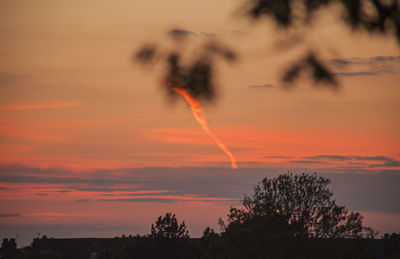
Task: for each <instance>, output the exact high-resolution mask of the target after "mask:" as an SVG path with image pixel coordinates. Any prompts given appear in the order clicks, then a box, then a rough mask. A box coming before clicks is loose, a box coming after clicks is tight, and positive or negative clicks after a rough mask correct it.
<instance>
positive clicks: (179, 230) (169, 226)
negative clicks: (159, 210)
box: [150, 212, 190, 239]
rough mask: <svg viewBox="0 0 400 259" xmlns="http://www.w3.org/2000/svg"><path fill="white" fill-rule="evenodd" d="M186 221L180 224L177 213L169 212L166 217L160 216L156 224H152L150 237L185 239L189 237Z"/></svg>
mask: <svg viewBox="0 0 400 259" xmlns="http://www.w3.org/2000/svg"><path fill="white" fill-rule="evenodd" d="M188 233H189V232H188V231H187V230H186V225H185V221H182V223H180V224H179V222H178V220H177V219H176V217H175V214H171V213H170V212H167V213H166V214H165V216H164V217H161V216H159V217H158V219H157V221H156V222H155V224H151V234H150V238H156V239H157V238H161V239H185V238H189V237H190V236H189V234H188Z"/></svg>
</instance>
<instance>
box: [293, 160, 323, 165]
mask: <svg viewBox="0 0 400 259" xmlns="http://www.w3.org/2000/svg"><path fill="white" fill-rule="evenodd" d="M290 163H293V164H321V163H323V162H322V161H316V160H292V161H290Z"/></svg>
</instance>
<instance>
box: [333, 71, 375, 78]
mask: <svg viewBox="0 0 400 259" xmlns="http://www.w3.org/2000/svg"><path fill="white" fill-rule="evenodd" d="M379 74H380V73H378V72H367V71H360V72H340V73H333V75H335V76H344V77H354V76H377V75H379Z"/></svg>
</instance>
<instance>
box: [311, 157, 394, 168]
mask: <svg viewBox="0 0 400 259" xmlns="http://www.w3.org/2000/svg"><path fill="white" fill-rule="evenodd" d="M303 159H309V160H304V161H303V162H307V161H308V162H309V163H312V162H313V161H318V162H323V161H347V162H349V163H351V164H358V165H362V166H366V167H369V168H374V167H400V162H399V161H397V160H395V159H393V158H390V157H387V156H341V155H317V156H306V157H303ZM360 162H367V163H360Z"/></svg>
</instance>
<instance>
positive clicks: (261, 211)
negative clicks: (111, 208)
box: [228, 173, 375, 238]
mask: <svg viewBox="0 0 400 259" xmlns="http://www.w3.org/2000/svg"><path fill="white" fill-rule="evenodd" d="M329 183H330V180H329V179H327V178H324V177H320V176H317V175H316V174H312V175H310V174H305V173H303V174H300V175H298V174H291V173H287V174H283V175H279V176H278V177H276V178H272V179H270V178H264V179H263V180H262V181H261V182H260V183H259V184H258V185H256V186H255V187H254V194H253V195H251V196H248V195H246V196H245V197H244V199H243V202H242V203H243V208H231V210H230V213H229V214H228V217H229V222H230V223H235V222H240V223H243V222H246V221H247V220H249V219H252V218H255V217H260V216H269V217H272V218H278V219H279V221H282V220H283V222H285V223H286V224H287V225H288V226H289V227H290V229H291V231H292V234H293V236H294V237H313V238H360V237H373V236H374V235H375V232H374V231H373V230H372V229H371V228H368V227H365V226H364V225H363V224H362V219H363V217H362V216H361V215H360V213H358V212H353V211H349V210H347V209H346V208H345V206H339V205H337V204H336V201H335V200H333V199H332V195H333V193H332V192H331V191H330V190H329V189H328V187H327V186H328V184H329Z"/></svg>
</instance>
